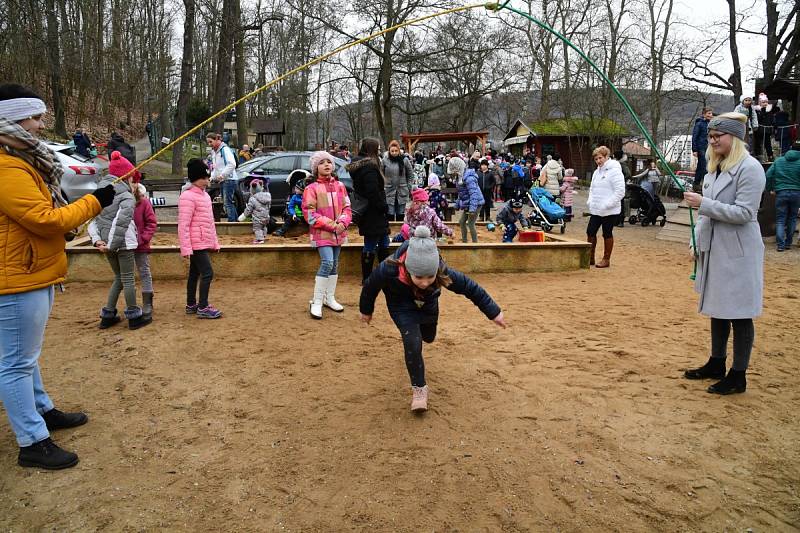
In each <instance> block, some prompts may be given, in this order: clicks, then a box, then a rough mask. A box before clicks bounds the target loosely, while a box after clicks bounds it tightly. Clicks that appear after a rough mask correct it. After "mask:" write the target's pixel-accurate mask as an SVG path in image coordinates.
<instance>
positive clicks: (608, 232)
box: [586, 215, 620, 239]
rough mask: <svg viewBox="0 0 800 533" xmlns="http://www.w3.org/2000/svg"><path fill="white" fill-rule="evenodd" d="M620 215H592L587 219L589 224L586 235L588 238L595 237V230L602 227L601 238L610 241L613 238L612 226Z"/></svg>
mask: <svg viewBox="0 0 800 533" xmlns="http://www.w3.org/2000/svg"><path fill="white" fill-rule="evenodd" d="M619 217H620V215H608V216H607V217H601V216H598V215H592V216H590V217H589V224H588V225H587V226H586V235H587V236H588V237H596V236H597V230H599V229H600V227H601V226H602V227H603V238H604V239H610V238H612V237H613V236H614V226H615V225H616V224H617V222H618V221H619Z"/></svg>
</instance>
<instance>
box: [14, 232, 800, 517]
mask: <svg viewBox="0 0 800 533" xmlns="http://www.w3.org/2000/svg"><path fill="white" fill-rule="evenodd" d="M581 229H582V228H579V227H578V226H577V225H575V227H574V228H572V231H570V232H568V233H573V234H574V235H575V236H579V235H580V230H581ZM656 232H657V229H656V228H640V227H626V228H625V229H623V230H621V231H620V230H617V231H616V233H617V237H618V239H617V246H616V248H615V250H614V257H613V259H612V268H610V269H608V270H597V269H591V270H589V271H578V272H570V273H542V274H493V275H479V276H476V278H477V280H478V281H479V282H480V283H482V284H483V285H484V287H486V288H487V289H488V290H489V292H490V293H491V294H492V295H493V296H494V297H495V298H496V299H497V300H498V302H500V304H501V306H502V307H503V309H504V311H505V314H506V317H507V319H508V320H509V322H510V328H509V329H508V330H501V329H499V328H497V327H496V326H494V325H493V324H491V323H490V322H489V321H487V320H486V319H485V318H484V317H483V316H482V315H481V314H480V313H479V312H478V310H477V309H475V308H474V307H473V306H472V304H471V303H470V302H468V301H467V300H465V299H464V298H462V297H459V296H456V295H453V294H450V293H446V294H445V295H444V296H443V297H442V300H441V306H442V314H441V320H440V323H439V335H438V338H437V340H436V342H435V343H434V344H432V345H429V346H426V348H425V354H426V367H427V376H428V383H429V386H430V389H431V396H430V408H431V409H430V411H428V412H427V413H426V414H425V415H423V416H414V415H412V414H410V412H409V411H408V404H409V401H410V388H409V383H408V377H407V374H406V371H405V367H404V364H403V356H402V349H401V344H400V339H399V333H398V331H397V330H396V328H395V327H394V326H393V325H392V323H391V321H390V319H389V317H388V314H387V312H386V308H385V306H384V305H383V297H379V300H378V306H377V311H376V313H375V317H374V320H373V323H372V326H369V327H367V326H364V325H362V324H361V323H360V322H359V321H358V313H357V301H358V294H359V286H358V281H357V280H356V279H354V278H343V279H342V280H340V291H339V292H338V296H339V300H340V301H341V302H342V303H343V304H344V305H345V306H346V310H345V312H344V313H343V314H339V315H337V314H334V313H332V312H328V311H326V316H325V318H324V320H323V321H322V322H316V321H312V320H311V319H309V317H308V315H307V311H306V308H307V301H308V297H309V296H310V293H311V287H312V279H311V278H310V277H309V276H305V277H302V278H301V277H291V278H262V279H253V280H252V281H250V282H245V281H242V280H220V281H215V282H214V284H213V286H212V290H211V301H212V303H214V304H215V305H217V306H218V307H219V308H220V309H222V310H223V312H224V313H225V317H224V318H223V319H222V320H217V321H200V320H198V319H197V318H194V317H191V316H186V315H184V313H183V304H184V286H183V284H182V283H181V282H164V283H158V284H157V286H156V298H155V306H156V311H155V322H154V324H153V325H151V326H148V327H146V328H144V329H141V330H138V331H129V330H127V329H123V328H122V327H120V326H117V327H115V328H113V329H109V330H106V331H102V332H101V331H99V330H97V328H96V325H97V321H98V319H97V313H98V310H99V308H100V306H101V305H102V303H103V301H104V299H105V295H106V291H107V288H108V287H107V286H106V285H99V284H77V283H72V284H68V285H67V292H66V293H65V294H63V295H61V294H59V295H57V297H56V301H55V306H54V309H53V312H52V316H51V319H50V323H49V326H48V328H47V332H46V336H45V344H44V350H43V355H42V359H41V364H42V368H43V375H44V381H45V384H46V386H47V389H48V391H49V392H50V394H51V396H52V397H53V398H54V399H55V401H56V404H57V405H58V406H59V407H61V408H62V409H73V408H77V407H81V408H83V409H85V410H86V411H87V412H88V414H89V416H90V422H89V423H88V424H87V425H84V426H81V427H79V428H75V429H72V430H66V431H60V432H58V433H56V434H55V439H56V441H57V442H58V443H59V444H62V445H63V446H64V447H66V448H68V449H71V450H75V451H77V452H78V453H79V454H80V457H81V462H80V463H79V464H78V465H77V466H76V467H75V468H73V469H69V470H65V471H60V472H47V473H45V472H39V471H36V470H32V469H23V468H19V467H17V466H16V454H17V448H16V444H15V442H14V439H13V436H12V433H11V431H10V429H9V426H8V424H7V423H5V422H4V423H2V424H0V487H2V490H0V508H2V509H3V512H2V513H0V528H1V529H3V530H10V531H30V530H48V531H49V530H54V531H96V530H107V531H154V530H168V531H204V530H209V531H318V532H330V531H392V532H394V531H416V530H425V531H676V530H680V531H723V530H727V531H744V530H746V529H747V528H752V530H753V531H797V528H798V524H800V447H798V445H797V443H798V442H799V441H800V424H798V423H797V405H798V402H799V401H800V384H799V383H800V382H799V381H798V379H797V370H796V369H797V357H798V356H797V351H796V346H797V318H798V311H797V309H798V300H797V296H798V289H800V274H798V272H800V268H798V267H799V266H800V265H799V264H798V263H800V250H793V251H791V252H788V253H784V254H777V253H775V252H772V251H769V252H768V253H767V260H766V271H765V278H766V290H765V314H764V316H763V317H762V318H761V319H760V320H758V321H757V323H756V345H755V351H754V354H753V359H752V367H751V370H750V372H749V374H748V391H747V392H746V393H745V394H741V395H735V396H732V397H726V398H720V397H717V396H711V395H709V394H707V393H706V392H705V387H706V386H707V385H708V384H709V382H692V381H687V380H684V379H682V377H681V375H682V371H683V369H685V368H687V367H689V366H693V365H698V364H701V363H702V362H704V360H705V358H706V354H707V342H708V338H709V333H708V321H707V319H705V318H702V317H700V316H698V315H697V314H696V312H695V309H696V297H695V295H694V293H693V291H692V288H691V285H690V282H689V280H688V276H689V273H690V272H691V264H690V261H689V259H688V255H687V249H686V246H684V245H677V244H672V243H665V242H663V241H656V240H654V236H655V233H656ZM445 256H446V252H445Z"/></svg>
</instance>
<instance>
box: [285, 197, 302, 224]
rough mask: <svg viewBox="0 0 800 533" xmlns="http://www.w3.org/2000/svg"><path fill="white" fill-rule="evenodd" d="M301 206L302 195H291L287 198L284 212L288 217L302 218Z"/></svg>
mask: <svg viewBox="0 0 800 533" xmlns="http://www.w3.org/2000/svg"><path fill="white" fill-rule="evenodd" d="M302 205H303V195H302V194H293V195H292V197H291V198H289V204H288V205H287V206H286V212H287V213H289V216H294V215H297V217H298V218H303V211H302V209H301V206H302ZM295 208H297V209H295Z"/></svg>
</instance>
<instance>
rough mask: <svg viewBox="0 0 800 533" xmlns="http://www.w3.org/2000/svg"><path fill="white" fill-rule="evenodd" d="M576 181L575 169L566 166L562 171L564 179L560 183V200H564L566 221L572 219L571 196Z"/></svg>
mask: <svg viewBox="0 0 800 533" xmlns="http://www.w3.org/2000/svg"><path fill="white" fill-rule="evenodd" d="M576 183H578V178H577V177H576V176H575V170H573V169H571V168H568V169H567V170H565V171H564V181H563V183H562V184H561V189H560V190H561V200H562V201H563V202H564V204H563V205H564V210H565V211H566V212H567V222H569V221H570V220H572V203H573V199H572V197H573V196H574V195H575V184H576Z"/></svg>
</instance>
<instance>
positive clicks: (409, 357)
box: [395, 322, 437, 387]
mask: <svg viewBox="0 0 800 533" xmlns="http://www.w3.org/2000/svg"><path fill="white" fill-rule="evenodd" d="M395 325H396V326H397V329H399V330H400V335H401V336H402V337H403V351H404V352H405V357H406V369H407V370H408V377H410V378H411V385H413V386H414V387H424V386H425V361H424V360H423V359H422V343H423V341H424V342H427V343H428V344H430V343H432V342H433V341H434V339H436V325H437V323H436V322H433V323H430V324H416V323H413V322H405V323H402V322H401V323H399V324H398V323H397V322H395Z"/></svg>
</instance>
